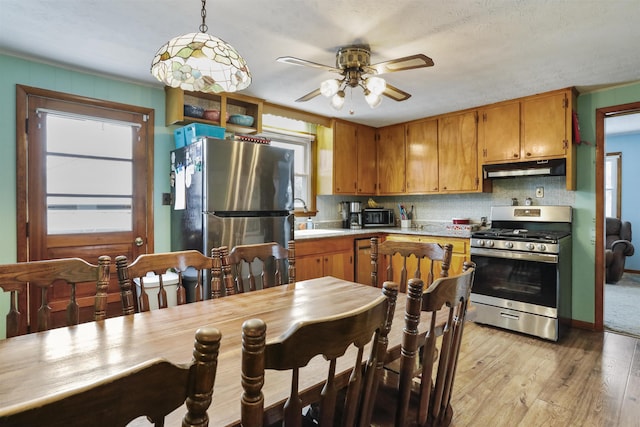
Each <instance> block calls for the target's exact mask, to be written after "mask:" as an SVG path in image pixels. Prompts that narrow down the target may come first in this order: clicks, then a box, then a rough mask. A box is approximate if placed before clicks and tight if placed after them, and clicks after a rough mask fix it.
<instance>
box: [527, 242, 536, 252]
mask: <svg viewBox="0 0 640 427" xmlns="http://www.w3.org/2000/svg"><path fill="white" fill-rule="evenodd" d="M535 247H536V245H534V244H533V243H527V249H529V250H530V251H532V250H534V249H535Z"/></svg>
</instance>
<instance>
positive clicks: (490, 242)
mask: <svg viewBox="0 0 640 427" xmlns="http://www.w3.org/2000/svg"><path fill="white" fill-rule="evenodd" d="M487 246H489V247H490V248H492V247H493V240H489V241H488V242H487Z"/></svg>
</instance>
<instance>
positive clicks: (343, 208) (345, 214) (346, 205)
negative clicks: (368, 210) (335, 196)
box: [339, 202, 351, 228]
mask: <svg viewBox="0 0 640 427" xmlns="http://www.w3.org/2000/svg"><path fill="white" fill-rule="evenodd" d="M350 206H351V202H340V205H339V210H340V215H341V216H342V228H351V218H350V216H349V213H350V212H351V209H350Z"/></svg>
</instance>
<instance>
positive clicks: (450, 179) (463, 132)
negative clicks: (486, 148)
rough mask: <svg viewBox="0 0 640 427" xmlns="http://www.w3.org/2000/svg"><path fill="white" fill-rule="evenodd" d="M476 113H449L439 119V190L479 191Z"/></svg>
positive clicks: (447, 191)
mask: <svg viewBox="0 0 640 427" xmlns="http://www.w3.org/2000/svg"><path fill="white" fill-rule="evenodd" d="M477 117H478V115H477V112H476V111H469V112H466V113H461V114H451V115H447V116H442V117H440V118H439V119H438V168H439V177H440V179H439V182H440V192H446V193H449V192H461V193H462V192H476V191H480V190H481V186H480V179H479V176H478V172H479V168H478V141H477Z"/></svg>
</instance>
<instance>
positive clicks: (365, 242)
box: [354, 238, 371, 285]
mask: <svg viewBox="0 0 640 427" xmlns="http://www.w3.org/2000/svg"><path fill="white" fill-rule="evenodd" d="M354 243H355V250H354V252H355V254H356V262H355V270H356V271H355V278H356V282H357V283H362V284H364V285H370V284H371V238H366V239H355V240H354Z"/></svg>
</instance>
